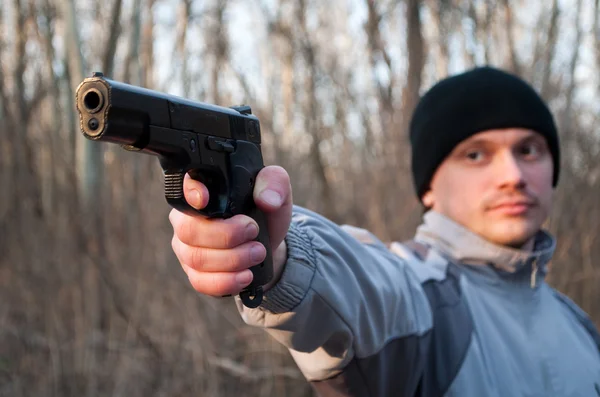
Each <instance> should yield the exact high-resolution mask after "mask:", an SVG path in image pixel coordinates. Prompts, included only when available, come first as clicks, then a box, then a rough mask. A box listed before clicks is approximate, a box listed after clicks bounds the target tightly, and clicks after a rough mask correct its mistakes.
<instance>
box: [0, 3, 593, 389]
mask: <svg viewBox="0 0 600 397" xmlns="http://www.w3.org/2000/svg"><path fill="white" fill-rule="evenodd" d="M599 17H600V10H599V0H560V1H558V0H548V1H542V0H536V1H532V0H498V1H495V0H378V1H377V0H331V1H319V0H246V1H242V0H205V1H201V0H197V1H191V0H107V1H102V2H100V1H91V0H1V1H0V395H2V396H77V397H81V396H88V397H91V396H105V395H111V396H131V397H135V396H191V395H196V396H207V397H208V396H210V397H217V396H233V395H245V396H275V395H276V396H292V397H293V396H311V395H313V393H312V391H311V389H310V387H309V386H308V385H307V384H306V383H305V382H304V381H303V378H302V376H301V374H300V373H299V371H298V370H297V369H296V367H295V365H294V363H293V361H292V360H291V359H290V357H289V354H288V353H287V351H286V350H285V349H283V348H282V347H280V346H279V345H278V344H277V343H276V342H273V341H272V340H270V339H269V338H268V337H267V335H266V334H265V333H263V332H262V331H261V330H259V329H253V328H250V327H248V326H245V325H244V324H243V323H242V321H241V319H240V317H239V315H238V314H237V311H236V309H235V307H234V303H233V301H232V299H213V298H207V297H203V296H199V295H198V294H197V293H196V292H195V291H194V290H193V289H192V288H191V287H190V286H189V284H188V282H187V279H186V277H185V275H184V273H183V271H182V270H181V268H180V266H179V264H178V262H177V261H176V258H175V256H174V254H173V253H172V250H171V246H170V242H171V237H172V229H171V225H170V223H169V221H168V212H169V210H170V208H169V207H168V205H167V204H166V202H165V200H164V196H163V186H162V183H163V177H162V170H161V169H160V167H159V164H158V161H157V160H156V159H155V158H152V157H150V156H145V155H136V154H133V153H130V152H126V151H124V150H122V149H121V148H119V147H118V146H113V145H104V144H97V143H93V142H90V141H86V140H85V139H84V138H83V137H82V135H81V133H80V131H79V127H78V125H77V119H76V115H75V105H74V90H75V88H76V87H77V84H78V83H79V82H80V81H81V80H82V79H83V78H84V77H88V76H90V75H91V73H92V72H93V71H102V72H104V74H105V75H107V76H109V77H112V78H114V79H116V80H121V81H126V82H129V83H132V84H137V85H142V86H145V87H148V88H152V89H156V90H161V91H167V92H170V93H173V94H177V95H182V96H185V97H189V98H192V99H196V100H200V101H203V102H212V103H216V104H219V105H223V106H232V105H238V104H242V103H245V104H249V105H251V106H252V108H253V111H254V113H255V114H256V115H257V116H258V117H259V118H260V120H261V123H262V131H263V139H264V145H263V146H264V147H263V151H264V155H265V159H266V162H267V163H268V164H279V165H282V166H284V167H285V168H286V169H287V170H288V172H289V173H290V175H291V177H292V181H293V188H294V196H295V201H296V203H297V204H300V205H303V206H306V207H308V208H311V209H314V210H316V211H319V212H320V213H322V214H324V215H326V216H328V217H330V218H331V219H333V220H335V221H337V222H340V223H348V224H354V225H359V226H363V227H367V228H369V229H371V230H372V231H373V232H375V233H376V234H377V235H378V236H379V237H381V238H382V239H388V240H389V239H394V240H402V239H405V238H408V237H410V236H411V235H412V233H413V232H414V229H415V227H416V225H417V224H418V222H419V218H420V215H421V210H420V207H419V205H418V203H417V201H416V199H415V197H414V193H413V187H412V182H411V179H410V174H409V171H408V170H409V150H408V146H407V142H408V141H407V132H406V126H407V123H408V120H409V115H410V113H411V111H412V109H413V107H414V105H415V103H416V101H417V100H418V98H419V95H420V93H422V92H423V90H425V89H427V88H428V87H429V86H431V84H433V83H434V82H435V81H436V80H437V79H439V78H442V77H444V76H445V75H447V74H448V73H453V72H458V71H462V70H464V69H465V68H469V67H471V66H474V65H482V64H492V65H496V66H501V67H504V68H506V69H509V70H512V71H514V72H517V73H519V74H520V75H521V76H523V77H524V78H526V79H527V80H529V81H530V82H532V83H533V84H534V86H535V87H536V88H537V89H538V90H539V91H540V92H541V94H542V95H543V97H544V98H545V99H546V100H547V101H548V102H549V104H550V105H551V107H552V109H553V111H554V114H555V116H556V118H557V122H558V125H559V126H560V133H561V139H562V148H563V153H564V156H563V159H564V164H563V169H562V175H561V183H560V185H559V188H558V191H557V195H556V206H555V208H554V212H553V215H552V218H551V220H550V221H549V223H548V227H549V229H550V230H551V231H552V232H553V233H554V234H556V235H557V237H558V239H559V240H558V250H557V253H556V256H555V258H554V260H553V263H552V271H551V274H550V277H549V281H550V282H551V283H552V285H554V286H556V287H557V288H558V289H559V290H561V291H564V292H566V293H567V294H568V295H569V296H571V297H572V298H573V299H574V300H575V301H576V302H577V303H579V304H580V305H581V306H582V307H583V308H584V309H585V310H586V311H588V312H589V313H590V314H591V315H592V317H593V318H594V320H595V321H596V323H599V322H600V288H598V285H599V282H600V260H599V259H598V258H600V157H599V155H598V154H599V152H600V134H599V131H600V118H599V116H600V114H599V110H600V107H599V106H598V104H599V103H600V102H599V101H598V98H599V96H600V84H599V81H600V26H599V24H600V22H599Z"/></svg>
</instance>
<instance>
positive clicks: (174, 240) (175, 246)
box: [171, 234, 179, 254]
mask: <svg viewBox="0 0 600 397" xmlns="http://www.w3.org/2000/svg"><path fill="white" fill-rule="evenodd" d="M178 247H179V239H178V238H177V235H176V234H173V238H172V239H171V249H172V250H173V252H175V254H177V249H178Z"/></svg>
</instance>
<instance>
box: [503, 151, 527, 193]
mask: <svg viewBox="0 0 600 397" xmlns="http://www.w3.org/2000/svg"><path fill="white" fill-rule="evenodd" d="M497 171H498V182H499V184H500V185H501V187H511V188H515V187H517V188H522V187H524V186H525V176H524V173H523V169H522V164H521V163H520V162H519V160H518V159H517V158H515V156H514V155H513V154H512V153H504V154H503V155H502V156H501V157H500V159H499V161H498V170H497Z"/></svg>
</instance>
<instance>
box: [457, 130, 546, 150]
mask: <svg viewBox="0 0 600 397" xmlns="http://www.w3.org/2000/svg"><path fill="white" fill-rule="evenodd" d="M543 139H544V138H543V137H542V136H539V135H538V134H537V133H535V132H533V131H532V132H529V133H527V135H526V136H524V137H522V138H520V139H519V140H517V141H516V142H514V145H521V144H523V143H526V142H529V141H536V140H543ZM470 146H486V147H489V146H496V142H495V141H494V140H493V139H487V138H481V137H473V138H472V139H471V140H468V141H464V142H461V143H460V144H459V145H458V146H457V147H456V149H458V150H462V149H463V148H468V147H470Z"/></svg>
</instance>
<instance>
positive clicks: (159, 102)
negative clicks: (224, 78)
mask: <svg viewBox="0 0 600 397" xmlns="http://www.w3.org/2000/svg"><path fill="white" fill-rule="evenodd" d="M76 106H77V111H78V113H79V120H80V125H81V131H82V133H83V135H84V136H85V137H86V138H88V139H91V140H94V141H102V142H110V143H114V144H118V145H120V146H121V147H123V148H124V149H126V150H128V151H132V152H138V153H144V154H150V155H154V156H157V157H158V160H159V162H160V165H161V167H162V169H163V172H164V189H165V198H166V201H167V203H168V204H169V205H171V206H172V207H173V208H175V209H177V210H179V211H181V212H184V213H187V214H197V213H200V214H202V215H204V216H206V217H208V218H229V217H232V216H234V215H236V214H245V215H248V216H250V217H251V218H253V219H254V220H255V221H256V223H257V224H258V227H259V235H258V237H257V238H256V240H257V241H259V242H260V243H262V244H263V245H264V246H265V248H266V250H267V256H266V259H265V261H264V262H263V263H260V264H258V265H255V266H253V267H251V268H250V270H251V271H252V274H253V276H254V278H253V280H252V283H251V284H250V285H248V286H247V287H246V288H244V290H242V291H241V292H240V294H239V296H240V299H241V300H242V302H243V304H244V305H245V306H247V307H250V308H255V307H258V306H259V305H260V303H261V302H262V299H263V286H264V285H265V284H267V283H268V282H269V281H271V279H272V278H273V259H272V253H271V246H270V243H269V234H268V231H267V221H266V218H265V214H264V213H263V212H262V211H260V210H259V209H258V208H257V207H256V205H255V203H254V199H253V196H252V192H253V190H254V184H255V181H256V176H257V174H258V172H259V171H260V170H261V169H262V168H263V167H264V163H263V157H262V152H261V146H260V145H261V134H260V123H259V120H258V118H257V117H256V116H255V115H253V114H252V110H251V108H250V107H249V106H233V107H222V106H217V105H213V104H208V103H202V102H197V101H192V100H189V99H185V98H182V97H179V96H175V95H170V94H166V93H162V92H158V91H153V90H150V89H146V88H143V87H139V86H135V85H130V84H126V83H123V82H118V81H114V80H112V79H109V78H107V77H105V76H104V75H103V74H102V73H100V72H95V73H93V75H92V77H87V78H85V79H84V80H83V81H82V82H81V83H80V84H79V86H78V87H77V91H76ZM186 173H189V175H190V176H191V177H192V178H193V179H196V180H198V181H200V182H202V183H203V184H204V185H206V187H207V188H208V191H209V201H208V204H207V205H206V207H205V208H203V209H201V210H197V209H195V208H193V207H192V206H190V205H189V204H188V203H187V201H186V200H185V197H184V194H183V180H184V177H185V174H186Z"/></svg>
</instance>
